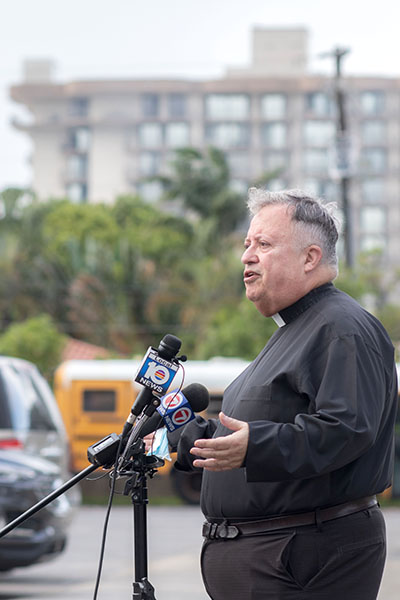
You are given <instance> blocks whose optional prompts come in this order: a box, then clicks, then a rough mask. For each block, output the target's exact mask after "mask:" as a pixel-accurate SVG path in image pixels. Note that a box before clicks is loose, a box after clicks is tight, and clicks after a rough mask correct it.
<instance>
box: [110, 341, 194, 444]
mask: <svg viewBox="0 0 400 600" xmlns="http://www.w3.org/2000/svg"><path fill="white" fill-rule="evenodd" d="M181 345H182V342H181V340H180V339H179V338H177V337H176V336H174V335H171V334H169V333H167V335H165V336H164V337H163V339H162V340H161V342H160V344H159V346H158V348H157V349H156V348H153V347H152V346H150V347H149V348H148V350H147V352H146V354H145V355H144V358H143V360H142V362H141V364H140V366H139V369H138V372H137V374H136V377H135V381H137V382H138V383H140V384H141V385H143V386H144V390H142V391H141V392H140V394H139V395H138V396H137V397H136V400H135V402H134V403H133V405H132V408H131V412H130V414H129V416H128V418H127V420H126V423H125V425H124V428H123V430H122V437H123V438H124V437H125V436H126V435H127V434H128V433H129V431H130V430H131V429H132V425H133V423H134V422H135V420H136V417H138V416H139V415H140V413H141V412H142V410H143V409H144V408H145V407H146V406H148V405H149V404H150V403H151V402H152V400H153V397H156V398H159V397H160V396H162V395H163V394H165V393H166V391H167V390H168V388H169V386H170V384H171V383H172V380H173V379H174V377H175V375H176V373H177V371H178V369H179V363H178V359H177V358H175V357H176V355H177V353H178V352H179V350H180V347H181Z"/></svg>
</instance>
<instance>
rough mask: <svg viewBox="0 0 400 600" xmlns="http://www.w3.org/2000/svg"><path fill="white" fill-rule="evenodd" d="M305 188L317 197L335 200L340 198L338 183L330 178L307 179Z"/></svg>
mask: <svg viewBox="0 0 400 600" xmlns="http://www.w3.org/2000/svg"><path fill="white" fill-rule="evenodd" d="M303 187H304V189H305V190H306V191H307V192H308V193H310V194H312V195H313V196H317V198H323V199H324V200H328V201H330V202H331V201H333V200H337V198H338V185H337V184H336V183H335V182H334V181H331V180H329V179H313V178H309V179H306V180H305V181H304V183H303Z"/></svg>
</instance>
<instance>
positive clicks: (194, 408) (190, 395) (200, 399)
mask: <svg viewBox="0 0 400 600" xmlns="http://www.w3.org/2000/svg"><path fill="white" fill-rule="evenodd" d="M174 394H175V392H171V393H170V394H166V396H164V397H163V398H162V399H161V406H160V408H158V409H157V410H156V412H155V413H154V414H153V415H152V416H151V417H150V418H149V419H148V420H147V421H146V423H144V424H143V427H141V429H140V437H144V436H145V435H148V434H149V433H153V431H156V429H159V428H160V427H162V426H163V425H164V424H166V425H167V427H168V423H169V425H170V427H168V429H169V431H171V422H172V423H173V422H174V421H177V420H178V421H179V414H178V411H179V410H183V409H184V408H185V407H183V409H182V407H181V406H177V407H173V408H171V409H169V411H168V409H167V411H166V414H165V415H164V416H162V415H161V414H160V412H159V411H161V410H162V408H161V407H162V405H163V403H164V405H165V406H168V402H169V398H172V397H173V396H174ZM180 394H182V395H183V396H184V397H185V398H186V400H187V401H188V405H189V406H186V408H188V409H189V411H190V412H191V413H192V415H193V416H192V417H191V418H190V419H189V418H188V419H187V420H185V421H184V422H183V423H182V424H181V425H177V426H175V428H174V429H178V428H179V427H181V426H183V425H186V423H188V422H189V420H192V419H193V417H194V413H195V412H196V413H198V412H202V411H203V410H205V409H206V408H207V406H208V403H209V401H210V395H209V393H208V390H207V388H206V387H205V386H204V385H202V384H201V383H191V384H190V385H187V386H186V387H185V388H183V390H182V392H180ZM188 417H189V415H188ZM182 419H184V415H182ZM166 421H168V423H167V422H166Z"/></svg>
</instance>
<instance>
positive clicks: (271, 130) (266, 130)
mask: <svg viewBox="0 0 400 600" xmlns="http://www.w3.org/2000/svg"><path fill="white" fill-rule="evenodd" d="M261 140H262V144H263V145H264V146H270V147H271V148H284V147H285V146H286V145H287V126H286V123H279V122H277V123H264V124H263V125H262V126H261Z"/></svg>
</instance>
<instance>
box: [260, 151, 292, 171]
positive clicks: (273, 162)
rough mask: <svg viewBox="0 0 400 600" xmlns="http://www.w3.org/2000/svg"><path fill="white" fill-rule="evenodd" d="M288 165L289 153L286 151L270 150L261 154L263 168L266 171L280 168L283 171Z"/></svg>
mask: <svg viewBox="0 0 400 600" xmlns="http://www.w3.org/2000/svg"><path fill="white" fill-rule="evenodd" d="M288 165H289V155H288V153H287V152H282V151H279V150H276V151H275V150H271V151H269V152H267V153H265V154H264V156H263V169H264V171H267V172H272V171H277V170H278V169H279V170H282V171H285V170H286V169H287V168H288Z"/></svg>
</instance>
